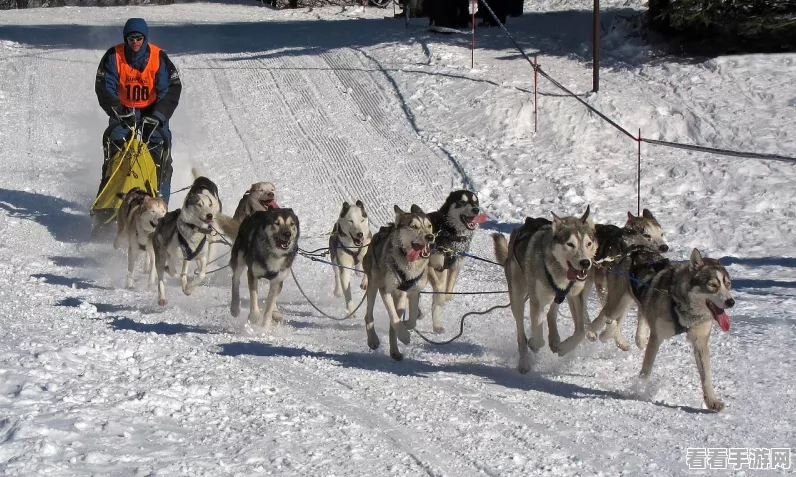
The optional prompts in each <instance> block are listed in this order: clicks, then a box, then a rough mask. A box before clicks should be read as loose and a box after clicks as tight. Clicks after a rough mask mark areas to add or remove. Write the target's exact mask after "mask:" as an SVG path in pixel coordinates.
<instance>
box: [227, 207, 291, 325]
mask: <svg viewBox="0 0 796 477" xmlns="http://www.w3.org/2000/svg"><path fill="white" fill-rule="evenodd" d="M299 235H300V230H299V220H298V217H296V214H295V213H293V209H282V208H279V209H268V210H266V211H262V210H259V211H257V212H254V213H253V214H251V215H250V216H248V217H246V218H245V219H243V222H241V224H240V229H238V233H237V237H235V243H234V244H233V245H232V255H231V257H230V259H229V266H230V267H231V268H232V302H231V303H230V307H229V309H230V312H231V313H232V316H235V317H237V316H238V315H239V314H240V277H241V275H242V274H243V270H244V269H246V270H247V275H248V279H249V297H250V304H249V321H250V322H251V323H254V324H260V325H261V326H263V327H264V328H265V331H266V332H268V330H269V329H270V328H271V323H272V321H273V320H274V317H275V311H276V300H277V298H278V297H279V293H280V292H281V291H282V283H283V282H284V280H285V278H286V277H287V275H288V273H289V272H290V267H291V266H292V265H293V260H294V259H295V257H296V253H297V252H298V241H299ZM260 278H265V279H266V280H268V281H269V288H268V296H267V297H266V299H265V304H264V306H265V310H264V311H263V314H262V318H261V317H260V316H259V315H260V308H259V305H258V303H257V282H258V280H259V279H260Z"/></svg>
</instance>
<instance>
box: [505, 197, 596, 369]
mask: <svg viewBox="0 0 796 477" xmlns="http://www.w3.org/2000/svg"><path fill="white" fill-rule="evenodd" d="M492 237H493V238H494V242H495V257H496V258H497V261H498V262H500V263H502V264H504V269H505V273H506V281H507V282H508V288H509V300H510V302H511V311H512V314H513V315H514V320H515V322H516V325H517V347H518V349H519V352H520V358H519V364H518V369H519V371H520V372H521V373H527V372H528V371H530V369H531V363H530V359H529V358H530V357H529V355H528V348H529V347H530V348H531V350H533V352H534V353H536V352H538V351H539V350H540V349H541V348H542V347H543V346H544V338H543V337H542V331H543V326H544V322H543V317H544V309H545V307H547V306H548V305H551V304H552V303H553V302H556V303H559V304H560V303H562V302H563V301H564V300H565V299H566V300H567V304H568V305H569V309H570V310H571V311H572V317H573V319H574V320H575V333H574V334H573V335H572V336H571V337H569V338H567V339H566V340H565V341H564V342H561V340H560V338H559V335H558V325H557V323H556V318H557V314H556V310H557V309H556V307H550V310H549V311H548V313H547V323H548V327H549V340H550V349H551V350H552V351H553V352H558V353H559V354H561V355H563V354H566V353H568V352H569V351H571V350H573V349H574V348H575V347H576V346H577V345H578V344H579V343H580V342H581V341H583V338H584V337H585V335H586V329H585V310H584V307H583V302H582V301H581V299H580V297H579V296H578V295H579V294H580V293H581V291H582V290H583V286H584V282H585V281H586V278H587V276H588V273H589V269H590V268H591V266H592V260H593V258H594V254H595V253H596V252H597V241H596V239H595V235H594V223H593V222H592V221H591V217H589V208H588V207H587V208H586V213H584V214H583V216H582V217H580V218H577V217H564V218H560V217H558V216H556V215H555V214H553V221H552V222H550V221H549V220H547V219H545V218H530V217H529V218H527V219H526V220H525V224H524V225H522V226H520V227H518V228H516V229H514V230H513V231H512V232H511V237H510V239H509V242H508V244H507V243H506V237H504V236H503V234H500V233H496V234H493V235H492ZM526 299H528V300H529V305H530V321H531V339H530V340H528V339H527V338H526V335H525V324H524V319H523V314H524V312H525V300H526Z"/></svg>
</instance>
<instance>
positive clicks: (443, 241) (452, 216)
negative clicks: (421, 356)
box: [428, 190, 487, 333]
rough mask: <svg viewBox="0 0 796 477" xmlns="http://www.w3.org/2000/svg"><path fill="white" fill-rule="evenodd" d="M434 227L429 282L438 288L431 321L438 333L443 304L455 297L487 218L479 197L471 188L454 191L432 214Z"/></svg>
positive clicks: (441, 331)
mask: <svg viewBox="0 0 796 477" xmlns="http://www.w3.org/2000/svg"><path fill="white" fill-rule="evenodd" d="M428 218H429V219H430V220H431V225H432V227H433V228H434V235H435V237H436V238H435V241H434V245H435V247H434V252H433V253H432V255H431V258H430V259H429V262H428V281H429V283H431V288H432V289H433V290H434V295H433V298H432V306H431V320H432V322H433V330H434V333H443V332H444V331H445V328H444V327H443V326H442V307H443V306H444V305H445V303H446V302H448V301H450V300H451V299H452V298H453V289H454V287H455V286H456V280H457V279H458V278H459V272H460V271H461V269H462V264H463V263H464V254H466V253H467V252H469V251H470V242H472V239H473V234H475V231H476V229H478V226H479V225H480V224H482V223H484V222H486V220H487V216H486V214H484V213H483V212H481V206H480V204H479V202H478V196H477V195H475V193H473V192H470V191H468V190H457V191H453V192H451V193H450V194H449V195H448V198H447V199H445V203H443V204H442V207H440V208H439V210H435V211H434V212H431V213H430V214H428Z"/></svg>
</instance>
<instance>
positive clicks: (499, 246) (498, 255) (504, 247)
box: [492, 232, 509, 267]
mask: <svg viewBox="0 0 796 477" xmlns="http://www.w3.org/2000/svg"><path fill="white" fill-rule="evenodd" d="M492 240H493V241H494V242H495V260H496V261H497V262H498V263H499V264H501V265H503V266H504V267H505V266H506V262H507V261H508V259H509V243H508V242H507V241H506V236H505V235H503V234H502V233H500V232H495V233H493V234H492Z"/></svg>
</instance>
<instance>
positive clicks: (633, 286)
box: [628, 259, 688, 336]
mask: <svg viewBox="0 0 796 477" xmlns="http://www.w3.org/2000/svg"><path fill="white" fill-rule="evenodd" d="M668 265H669V259H663V260H658V261H657V262H650V263H641V264H635V263H634V264H632V265H631V267H630V274H629V275H628V278H629V279H630V291H631V292H632V293H633V296H634V297H636V300H639V301H641V293H642V292H643V289H644V288H649V287H650V285H651V284H652V278H653V277H654V276H655V275H656V274H657V273H659V272H660V271H661V270H663V269H664V268H666V267H667V266H668ZM641 267H647V268H650V269H652V272H653V274H652V276H651V277H650V278H649V279H648V280H646V281H641V280H639V279H638V274H637V271H638V269H639V268H641ZM669 313H671V316H672V321H674V334H675V336H677V335H681V334H683V333H685V332H686V331H688V328H686V327H685V326H683V325H682V323H680V316H679V315H678V314H677V302H676V301H674V298H671V297H670V298H669Z"/></svg>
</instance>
